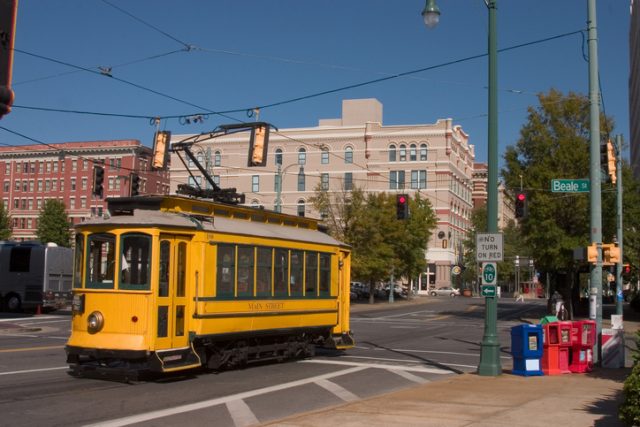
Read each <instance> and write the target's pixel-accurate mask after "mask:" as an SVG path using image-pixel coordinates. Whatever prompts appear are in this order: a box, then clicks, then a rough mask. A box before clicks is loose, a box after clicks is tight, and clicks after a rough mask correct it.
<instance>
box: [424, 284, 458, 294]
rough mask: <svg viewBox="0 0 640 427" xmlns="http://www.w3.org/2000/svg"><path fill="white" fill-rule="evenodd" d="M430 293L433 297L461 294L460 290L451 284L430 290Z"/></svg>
mask: <svg viewBox="0 0 640 427" xmlns="http://www.w3.org/2000/svg"><path fill="white" fill-rule="evenodd" d="M429 295H431V296H432V297H437V296H449V297H457V296H458V295H460V290H459V289H456V288H452V287H451V286H445V287H442V288H435V289H431V290H429Z"/></svg>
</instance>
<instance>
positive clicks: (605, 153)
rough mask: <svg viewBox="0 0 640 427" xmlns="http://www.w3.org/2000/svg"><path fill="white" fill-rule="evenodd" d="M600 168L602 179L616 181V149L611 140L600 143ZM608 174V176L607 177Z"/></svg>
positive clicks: (613, 182)
mask: <svg viewBox="0 0 640 427" xmlns="http://www.w3.org/2000/svg"><path fill="white" fill-rule="evenodd" d="M600 168H601V169H602V171H603V172H604V175H603V177H602V178H603V181H604V182H611V183H612V184H615V183H616V151H615V149H614V148H613V143H612V142H611V140H609V141H607V142H603V143H601V144H600ZM607 175H608V177H607Z"/></svg>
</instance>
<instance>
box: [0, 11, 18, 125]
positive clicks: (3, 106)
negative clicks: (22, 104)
mask: <svg viewBox="0 0 640 427" xmlns="http://www.w3.org/2000/svg"><path fill="white" fill-rule="evenodd" d="M17 14H18V0H3V1H0V117H2V116H4V115H5V114H7V113H9V112H10V111H11V104H13V98H14V94H13V91H12V90H11V74H12V72H13V46H14V44H15V35H16V16H17Z"/></svg>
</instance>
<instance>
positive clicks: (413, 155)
mask: <svg viewBox="0 0 640 427" xmlns="http://www.w3.org/2000/svg"><path fill="white" fill-rule="evenodd" d="M416 160H418V151H417V147H416V144H411V145H410V146H409V161H411V162H415V161H416Z"/></svg>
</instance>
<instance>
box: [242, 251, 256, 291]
mask: <svg viewBox="0 0 640 427" xmlns="http://www.w3.org/2000/svg"><path fill="white" fill-rule="evenodd" d="M253 265H254V248H253V246H238V296H239V297H250V296H253Z"/></svg>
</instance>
